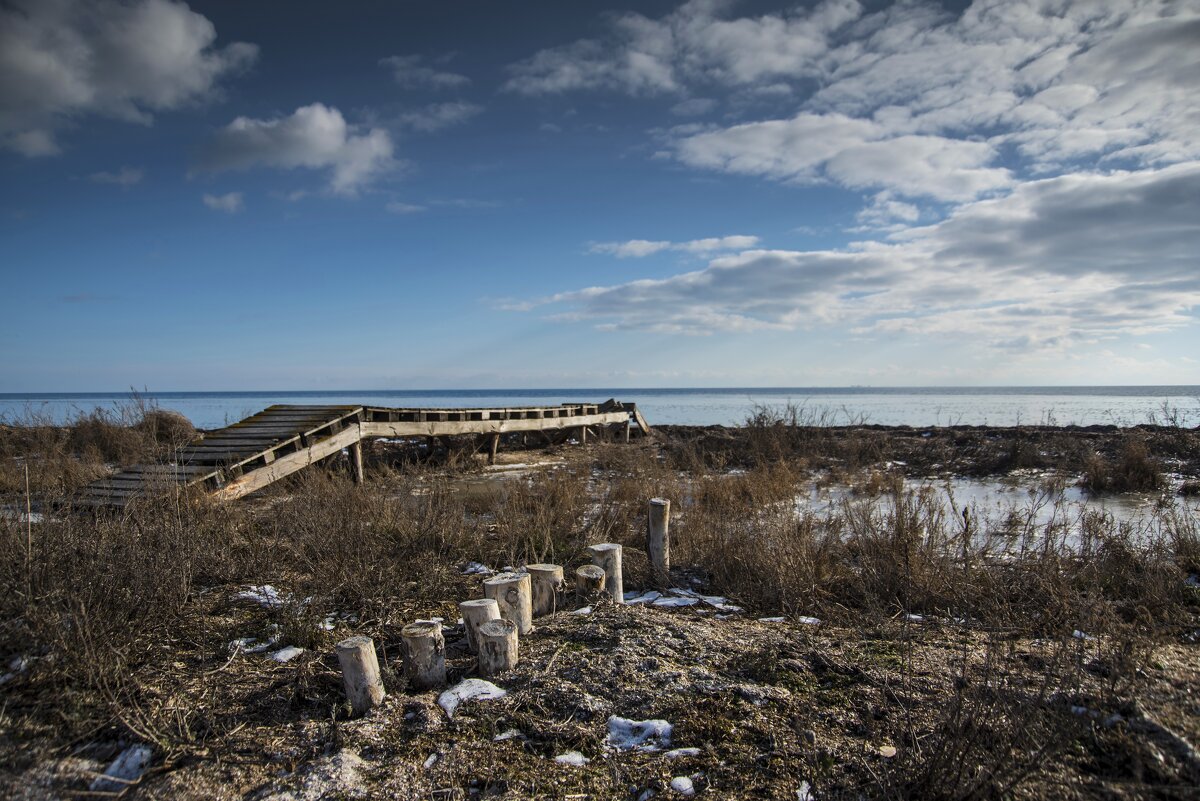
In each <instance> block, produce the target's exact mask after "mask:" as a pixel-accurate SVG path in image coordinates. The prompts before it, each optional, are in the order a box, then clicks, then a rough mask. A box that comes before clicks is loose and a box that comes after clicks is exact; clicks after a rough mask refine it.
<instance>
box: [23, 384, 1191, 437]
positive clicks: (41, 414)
mask: <svg viewBox="0 0 1200 801" xmlns="http://www.w3.org/2000/svg"><path fill="white" fill-rule="evenodd" d="M609 398H616V399H618V400H621V401H626V402H630V401H631V402H635V403H637V404H638V408H639V409H640V410H641V412H642V414H643V415H644V416H645V418H646V420H647V421H648V422H649V423H650V425H652V426H653V425H666V424H674V425H741V424H743V423H745V422H746V420H747V418H748V417H750V416H751V415H753V414H755V412H756V411H761V410H767V411H768V412H770V413H777V412H781V411H784V410H786V409H788V408H789V407H790V408H794V409H796V410H798V412H799V415H798V416H799V419H800V420H802V421H808V422H814V423H822V424H826V425H846V424H877V425H909V426H948V425H993V426H1011V425H1085V426H1086V425H1119V426H1132V425H1138V424H1141V423H1159V424H1164V423H1169V424H1178V425H1184V426H1188V427H1192V426H1196V425H1200V386H1197V385H1182V386H1121V387H1098V386H1097V387H723V388H712V387H708V388H686V389H685V388H673V389H662V388H636V387H635V388H619V389H618V388H611V387H610V388H603V387H594V388H585V389H454V390H424V389H421V390H377V389H372V390H337V391H249V392H245V391H243V392H154V391H144V392H139V393H136V394H134V393H130V392H32V393H0V421H3V422H7V423H20V422H27V421H32V420H51V421H54V422H64V421H67V420H70V419H71V418H74V417H76V416H78V415H80V414H87V413H90V412H92V411H94V410H96V409H102V410H105V411H107V412H109V413H112V414H114V415H120V414H121V412H122V410H128V409H130V408H131V407H132V406H134V405H136V404H137V403H144V404H149V405H152V406H156V407H158V408H162V409H172V410H174V411H177V412H180V413H182V414H183V415H185V416H187V417H188V418H189V419H190V420H191V421H192V423H193V424H194V425H195V426H197V427H199V428H205V429H212V428H220V427H222V426H225V425H227V424H229V423H233V422H236V421H238V420H240V419H242V418H243V417H247V416H249V415H251V414H254V413H255V412H258V411H261V410H263V409H265V408H266V407H268V406H271V405H273V404H277V403H283V404H289V403H290V404H356V405H358V404H361V405H365V406H385V407H399V408H411V407H434V408H464V407H465V408H480V407H482V408H491V407H517V406H547V405H558V404H561V403H579V402H588V403H597V402H602V401H605V400H607V399H609Z"/></svg>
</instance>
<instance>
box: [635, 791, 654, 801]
mask: <svg viewBox="0 0 1200 801" xmlns="http://www.w3.org/2000/svg"><path fill="white" fill-rule="evenodd" d="M651 798H654V791H653V790H644V791H642V794H641V795H639V796H638V801H650V799H651Z"/></svg>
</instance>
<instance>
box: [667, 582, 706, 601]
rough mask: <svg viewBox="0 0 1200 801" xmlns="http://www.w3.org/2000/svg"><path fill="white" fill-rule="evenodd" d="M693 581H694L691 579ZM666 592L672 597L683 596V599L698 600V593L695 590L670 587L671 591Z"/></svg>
mask: <svg viewBox="0 0 1200 801" xmlns="http://www.w3.org/2000/svg"><path fill="white" fill-rule="evenodd" d="M693 581H695V579H693ZM667 592H669V593H671V594H672V595H680V596H683V597H684V598H699V597H700V593H698V592H696V591H695V590H687V589H684V588H683V587H672V588H671V589H669V590H667Z"/></svg>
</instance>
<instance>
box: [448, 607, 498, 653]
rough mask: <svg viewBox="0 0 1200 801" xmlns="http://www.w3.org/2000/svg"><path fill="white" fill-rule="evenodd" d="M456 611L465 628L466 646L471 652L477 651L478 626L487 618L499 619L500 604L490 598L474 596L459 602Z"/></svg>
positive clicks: (487, 619)
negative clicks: (470, 599) (460, 616)
mask: <svg viewBox="0 0 1200 801" xmlns="http://www.w3.org/2000/svg"><path fill="white" fill-rule="evenodd" d="M458 611H459V613H460V614H461V615H462V617H463V627H464V628H466V630H467V647H468V648H470V649H471V653H477V652H478V651H479V627H480V626H482V625H483V624H484V623H486V622H488V621H489V620H499V619H500V605H499V604H497V603H496V602H495V600H493V599H491V598H476V599H475V600H473V601H463V602H462V603H460V604H459V605H458Z"/></svg>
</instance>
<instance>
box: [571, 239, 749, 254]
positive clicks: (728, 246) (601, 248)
mask: <svg viewBox="0 0 1200 801" xmlns="http://www.w3.org/2000/svg"><path fill="white" fill-rule="evenodd" d="M757 244H758V237H757V236H745V235H741V234H735V235H733V236H717V237H707V238H705V239H692V240H689V241H687V242H670V241H663V240H649V239H630V240H628V241H626V242H594V243H592V244H591V245H590V246H589V247H588V251H589V252H591V253H607V254H610V255H613V256H616V257H617V258H619V259H631V258H632V259H640V258H642V257H644V256H651V255H653V254H655V253H661V252H662V251H664V250H671V251H675V252H678V253H691V254H693V255H700V256H706V255H709V254H711V253H716V252H719V251H723V250H745V249H746V248H752V247H754V246H755V245H757Z"/></svg>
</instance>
